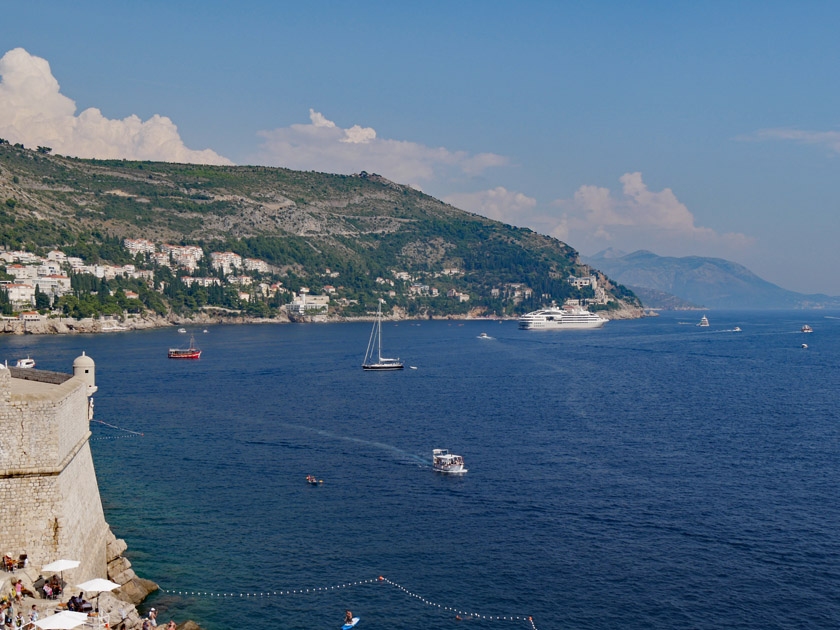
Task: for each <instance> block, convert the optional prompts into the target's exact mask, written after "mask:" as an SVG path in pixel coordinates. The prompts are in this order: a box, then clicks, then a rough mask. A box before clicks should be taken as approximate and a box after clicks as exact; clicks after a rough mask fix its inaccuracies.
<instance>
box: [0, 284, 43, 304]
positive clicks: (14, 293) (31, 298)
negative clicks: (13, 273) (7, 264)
mask: <svg viewBox="0 0 840 630" xmlns="http://www.w3.org/2000/svg"><path fill="white" fill-rule="evenodd" d="M3 288H4V289H5V290H6V291H7V293H8V294H9V302H11V303H12V304H15V305H29V306H33V305H34V304H35V285H32V284H21V283H17V282H10V283H9V284H4V285H3Z"/></svg>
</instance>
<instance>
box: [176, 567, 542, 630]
mask: <svg viewBox="0 0 840 630" xmlns="http://www.w3.org/2000/svg"><path fill="white" fill-rule="evenodd" d="M374 582H382V583H384V584H390V585H391V586H393V587H394V588H396V589H397V590H399V591H401V592H402V593H404V594H406V595H408V596H410V597H414V598H415V599H418V600H420V601H421V602H423V603H424V604H426V605H427V606H431V607H432V608H439V609H441V610H448V611H450V612H452V613H455V614H456V615H458V616H460V615H464V616H465V617H470V618H474V619H484V620H487V621H526V622H528V624H529V625H530V626H531V630H537V626H536V625H534V619H533V617H530V616H524V615H482V614H479V613H476V612H469V611H467V610H462V609H461V608H459V607H457V606H444V605H443V604H438V603H437V602H433V601H432V600H430V599H427V598H425V597H423V596H422V595H418V594H417V593H414V592H412V591H409V590H408V589H407V588H405V587H404V586H402V585H401V584H397V583H396V582H392V581H391V580H389V579H388V578H386V577H383V576H379V577H378V578H373V579H370V580H359V581H357V582H346V583H344V584H334V585H332V586H320V587H314V588H298V589H292V590H285V591H262V592H254V593H250V592H249V593H219V592H215V591H178V590H173V589H167V588H162V589H160V590H161V592H162V593H168V594H170V595H182V596H187V597H240V598H250V597H278V596H287V595H301V594H306V593H319V592H320V593H324V592H327V591H334V590H336V589H340V588H348V587H350V586H359V585H362V584H372V583H374Z"/></svg>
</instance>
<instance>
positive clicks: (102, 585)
mask: <svg viewBox="0 0 840 630" xmlns="http://www.w3.org/2000/svg"><path fill="white" fill-rule="evenodd" d="M76 587H77V588H80V589H82V590H83V591H85V592H87V593H96V609H97V610H99V594H100V593H104V592H107V591H113V590H114V589H115V588H119V587H120V585H119V584H117V583H116V582H112V581H111V580H104V579H102V578H93V579H92V580H88V581H87V582H82V583H81V584H77V585H76Z"/></svg>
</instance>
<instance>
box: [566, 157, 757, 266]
mask: <svg viewBox="0 0 840 630" xmlns="http://www.w3.org/2000/svg"><path fill="white" fill-rule="evenodd" d="M619 181H620V182H621V185H622V189H621V193H620V194H614V193H613V192H612V191H611V190H610V189H608V188H602V187H598V186H581V187H580V188H578V190H577V191H576V192H575V195H574V197H573V198H572V199H558V200H556V201H555V202H553V204H552V205H553V206H554V207H556V208H559V209H560V211H561V212H562V214H561V216H560V217H559V220H558V221H557V223H556V225H555V226H554V228H553V229H552V230H551V234H552V236H555V237H557V238H559V239H561V240H564V241H567V242H570V244H572V245H574V246H576V247H579V248H581V249H585V250H588V251H594V250H596V249H602V248H603V247H605V246H608V245H617V246H619V247H621V249H637V248H647V249H652V250H654V251H657V253H663V254H674V255H685V254H687V253H692V252H696V251H698V250H699V251H702V252H706V253H718V254H720V255H724V254H726V253H731V252H734V251H738V250H740V249H742V248H744V247H748V246H750V245H752V244H753V242H754V239H753V238H752V237H749V236H747V235H745V234H741V233H735V232H726V233H719V232H716V231H715V230H713V229H711V228H707V227H702V226H699V225H697V224H696V220H695V217H694V215H693V214H692V213H691V211H689V209H688V208H687V207H686V206H685V204H683V203H682V202H681V201H680V200H679V199H677V196H676V195H675V194H674V192H673V191H672V190H671V189H670V188H665V189H663V190H661V191H659V192H655V191H652V190H650V189H649V188H648V187H647V185H646V184H645V183H644V181H643V180H642V174H641V173H626V174H624V175H622V176H621V178H620V179H619Z"/></svg>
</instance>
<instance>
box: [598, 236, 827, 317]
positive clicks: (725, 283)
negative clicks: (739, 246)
mask: <svg viewBox="0 0 840 630" xmlns="http://www.w3.org/2000/svg"><path fill="white" fill-rule="evenodd" d="M583 262H585V263H586V264H588V265H591V266H593V267H595V268H596V269H599V270H600V271H603V272H604V273H606V274H607V275H608V276H610V278H613V279H614V280H616V281H617V282H620V283H622V284H624V285H626V286H628V287H629V288H631V289H632V290H633V291H634V292H636V294H637V295H638V296H639V297H640V298H641V299H642V301H643V302H644V304H645V306H649V307H651V308H669V309H680V308H691V306H692V305H697V306H698V307H702V306H705V307H708V308H830V307H840V297H832V296H829V295H823V294H810V295H806V294H804V293H797V292H795V291H788V290H787V289H783V288H782V287H780V286H778V285H775V284H773V283H772V282H767V281H766V280H763V279H762V278H759V277H758V276H757V275H755V274H754V273H753V272H752V271H750V270H749V269H747V268H746V267H744V266H743V265H739V264H738V263H734V262H731V261H729V260H724V259H723V258H705V257H702V256H685V257H682V258H676V257H671V256H658V255H656V254H654V253H652V252H649V251H645V250H639V251H636V252H633V253H631V254H625V253H624V252H621V251H617V250H614V249H607V250H604V251H602V252H599V253H598V254H595V255H594V256H591V257H584V258H583Z"/></svg>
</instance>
